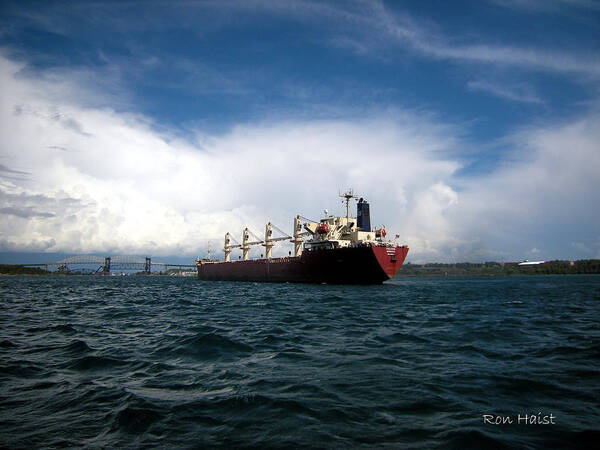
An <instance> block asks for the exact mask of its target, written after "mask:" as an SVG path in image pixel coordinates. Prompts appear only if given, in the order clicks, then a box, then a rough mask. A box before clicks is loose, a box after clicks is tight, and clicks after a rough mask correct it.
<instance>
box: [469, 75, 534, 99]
mask: <svg viewBox="0 0 600 450" xmlns="http://www.w3.org/2000/svg"><path fill="white" fill-rule="evenodd" d="M467 87H468V88H469V90H471V91H482V92H487V93H489V94H492V95H495V96H497V97H500V98H503V99H505V100H510V101H516V102H521V103H537V104H541V103H543V101H542V99H541V98H540V97H539V96H538V95H536V94H535V92H533V89H532V88H531V87H529V86H526V85H522V84H521V85H516V86H513V85H506V84H502V83H500V82H491V81H486V80H473V81H469V82H468V83H467Z"/></svg>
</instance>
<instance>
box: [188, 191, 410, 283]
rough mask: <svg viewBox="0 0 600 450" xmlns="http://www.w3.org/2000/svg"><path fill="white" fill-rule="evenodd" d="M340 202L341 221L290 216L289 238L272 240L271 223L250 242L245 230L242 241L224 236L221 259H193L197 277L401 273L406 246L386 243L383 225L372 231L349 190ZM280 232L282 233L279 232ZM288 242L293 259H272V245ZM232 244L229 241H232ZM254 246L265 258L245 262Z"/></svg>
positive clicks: (361, 278) (340, 277) (380, 277)
mask: <svg viewBox="0 0 600 450" xmlns="http://www.w3.org/2000/svg"><path fill="white" fill-rule="evenodd" d="M340 197H342V198H344V199H345V203H346V217H335V216H331V215H329V214H328V213H327V210H325V217H324V218H323V219H321V220H319V221H311V220H309V219H306V218H303V217H301V216H299V215H298V216H296V217H295V218H294V232H293V236H288V235H285V236H284V237H274V234H273V229H274V228H275V229H277V230H279V229H278V228H277V227H275V226H274V225H272V224H271V223H267V225H266V227H265V237H264V239H260V238H257V237H256V235H253V236H254V238H255V240H254V241H251V240H250V235H251V234H252V233H251V232H250V231H249V230H248V228H245V229H244V231H243V233H242V243H241V244H239V243H237V242H236V241H235V239H234V238H233V236H232V235H231V234H230V233H227V234H225V245H224V247H223V251H224V253H225V257H224V261H215V260H212V259H210V255H209V257H208V258H207V259H202V260H201V259H200V258H198V260H197V261H196V266H197V268H198V278H199V279H201V280H215V281H216V280H218V281H257V282H290V283H331V284H379V283H382V282H384V281H386V280H389V279H390V278H393V277H394V275H396V273H397V272H398V270H400V267H402V264H403V263H404V259H405V258H406V255H407V254H408V247H407V246H406V245H398V244H396V243H395V242H391V241H389V240H386V230H385V227H381V228H379V229H372V228H371V216H370V211H369V203H368V202H367V201H366V200H364V199H363V198H358V197H357V196H355V195H354V194H353V193H352V191H348V192H346V193H344V194H341V195H340ZM353 199H354V200H357V203H356V217H351V216H350V201H351V200H353ZM279 231H280V233H281V234H285V233H283V232H281V230H279ZM288 239H289V240H290V242H292V243H293V244H294V255H293V256H292V255H291V251H290V252H289V253H290V255H289V256H288V257H284V258H273V257H272V250H273V246H274V245H275V243H276V242H278V241H282V240H288ZM232 242H234V243H232ZM253 245H262V246H264V247H265V257H262V255H261V258H260V259H252V260H251V259H250V258H249V253H250V248H251V246H253ZM238 248H239V249H241V250H242V255H241V257H240V260H238V261H231V252H232V250H233V249H238Z"/></svg>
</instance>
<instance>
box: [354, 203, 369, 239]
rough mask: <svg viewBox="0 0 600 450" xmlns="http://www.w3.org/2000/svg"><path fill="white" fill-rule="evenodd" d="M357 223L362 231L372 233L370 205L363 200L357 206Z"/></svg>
mask: <svg viewBox="0 0 600 450" xmlns="http://www.w3.org/2000/svg"><path fill="white" fill-rule="evenodd" d="M356 221H357V222H358V223H357V225H358V228H360V229H361V230H362V231H369V232H370V231H371V214H370V213H369V203H367V202H366V201H364V200H363V199H362V198H361V199H359V200H358V203H357V204H356Z"/></svg>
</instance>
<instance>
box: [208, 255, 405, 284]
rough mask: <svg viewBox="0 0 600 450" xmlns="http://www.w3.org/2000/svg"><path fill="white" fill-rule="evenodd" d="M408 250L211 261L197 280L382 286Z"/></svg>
mask: <svg viewBox="0 0 600 450" xmlns="http://www.w3.org/2000/svg"><path fill="white" fill-rule="evenodd" d="M407 253H408V248H407V247H395V248H390V247H352V248H341V249H335V250H310V251H305V252H303V253H302V256H301V257H298V258H275V259H271V260H267V259H258V260H252V261H234V262H212V263H206V262H205V263H201V264H199V265H198V278H199V279H201V280H215V281H216V280H219V281H259V282H291V283H331V284H379V283H382V282H384V281H385V280H388V279H390V278H392V277H393V276H394V275H395V274H396V272H397V271H398V270H399V269H400V267H401V266H402V263H403V262H404V259H405V258H406V254H407Z"/></svg>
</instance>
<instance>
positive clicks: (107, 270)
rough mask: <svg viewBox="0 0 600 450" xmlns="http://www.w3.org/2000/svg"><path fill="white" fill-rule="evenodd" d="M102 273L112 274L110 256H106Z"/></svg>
mask: <svg viewBox="0 0 600 450" xmlns="http://www.w3.org/2000/svg"><path fill="white" fill-rule="evenodd" d="M102 273H103V274H104V275H109V274H110V256H107V257H106V258H104V266H102Z"/></svg>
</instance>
